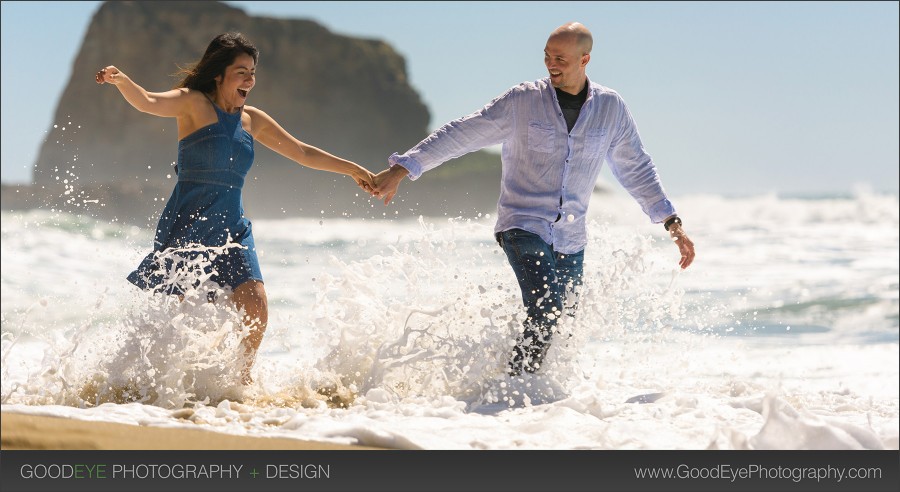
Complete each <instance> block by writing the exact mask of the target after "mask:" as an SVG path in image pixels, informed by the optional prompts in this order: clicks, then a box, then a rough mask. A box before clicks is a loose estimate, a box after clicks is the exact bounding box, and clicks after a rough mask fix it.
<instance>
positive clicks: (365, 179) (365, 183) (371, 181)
mask: <svg viewBox="0 0 900 492" xmlns="http://www.w3.org/2000/svg"><path fill="white" fill-rule="evenodd" d="M350 177H351V178H353V181H356V185H357V186H359V187H360V188H362V190H363V191H365V192H366V193H368V194H370V195H374V194H375V175H374V174H372V172H371V171H369V170H368V169H366V168H364V167H362V166H359V169H358V170H356V171H355V172H354V173H352V174H351V175H350Z"/></svg>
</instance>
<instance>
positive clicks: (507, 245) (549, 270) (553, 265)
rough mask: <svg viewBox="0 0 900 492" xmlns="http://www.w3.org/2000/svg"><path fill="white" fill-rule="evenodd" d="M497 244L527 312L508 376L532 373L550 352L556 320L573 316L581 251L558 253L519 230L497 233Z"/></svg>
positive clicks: (582, 252) (535, 235)
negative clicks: (524, 372)
mask: <svg viewBox="0 0 900 492" xmlns="http://www.w3.org/2000/svg"><path fill="white" fill-rule="evenodd" d="M497 242H498V243H500V246H501V247H503V251H504V252H505V253H506V258H507V259H508V260H509V264H510V266H512V269H513V272H514V273H515V274H516V279H517V280H518V281H519V288H520V289H521V290H522V303H523V304H524V305H525V309H526V311H527V318H526V319H525V321H524V323H523V325H524V330H523V331H522V333H521V334H520V335H519V336H518V337H517V339H516V346H515V347H514V348H513V353H512V355H511V356H510V361H509V373H510V374H512V375H519V374H521V373H522V370H523V369H524V370H525V371H526V372H530V373H533V372H536V371H537V370H538V369H540V367H541V363H542V362H543V360H544V356H545V355H546V353H547V349H548V348H550V339H551V337H552V335H553V332H554V331H555V328H556V324H557V323H558V321H559V318H560V317H561V316H563V315H564V314H565V315H569V316H574V311H575V309H576V307H577V305H578V292H577V290H578V287H579V286H581V285H582V277H583V272H584V250H582V251H579V252H578V253H573V254H562V253H557V252H556V251H554V250H553V245H551V244H547V243H545V242H544V240H543V239H541V237H540V236H538V235H537V234H534V233H531V232H528V231H523V230H521V229H510V230H508V231H503V232H499V233H497ZM567 302H568V305H566V303H567Z"/></svg>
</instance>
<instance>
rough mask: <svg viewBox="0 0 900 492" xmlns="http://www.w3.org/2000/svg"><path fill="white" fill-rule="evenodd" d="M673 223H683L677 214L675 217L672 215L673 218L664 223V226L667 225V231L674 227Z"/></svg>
mask: <svg viewBox="0 0 900 492" xmlns="http://www.w3.org/2000/svg"><path fill="white" fill-rule="evenodd" d="M672 224H678V225H681V218H680V217H678V216H677V215H676V216H675V217H672V218H671V219H669V220H667V221H666V223H665V224H663V227H665V228H666V231H668V230H669V228H670V227H672Z"/></svg>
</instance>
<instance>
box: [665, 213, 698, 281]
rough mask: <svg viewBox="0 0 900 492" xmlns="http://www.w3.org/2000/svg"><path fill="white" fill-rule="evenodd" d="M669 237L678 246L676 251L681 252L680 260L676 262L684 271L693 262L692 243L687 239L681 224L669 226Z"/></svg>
mask: <svg viewBox="0 0 900 492" xmlns="http://www.w3.org/2000/svg"><path fill="white" fill-rule="evenodd" d="M669 235H670V236H672V240H673V241H675V244H676V245H677V246H678V251H680V252H681V260H679V261H678V264H679V265H680V266H681V269H682V270H684V269H685V268H687V267H689V266H690V265H691V263H693V261H694V242H693V241H691V240H690V238H688V237H687V234H685V232H684V229H682V228H681V224H672V225H671V226H669Z"/></svg>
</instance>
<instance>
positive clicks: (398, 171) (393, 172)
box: [374, 166, 409, 205]
mask: <svg viewBox="0 0 900 492" xmlns="http://www.w3.org/2000/svg"><path fill="white" fill-rule="evenodd" d="M407 174H409V171H407V170H406V168H404V167H403V166H393V167H391V168H388V169H385V170H384V171H381V172H380V173H378V174H376V175H375V193H374V195H375V196H376V197H378V198H384V204H385V205H387V204H388V203H391V200H393V198H394V195H396V194H397V187H399V186H400V182H401V181H403V178H405V177H406V175H407Z"/></svg>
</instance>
